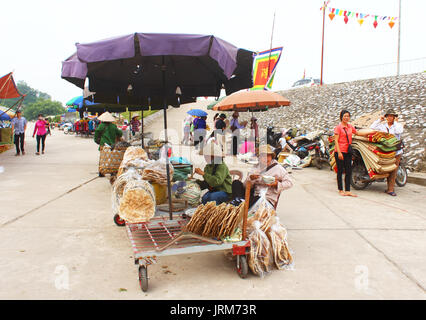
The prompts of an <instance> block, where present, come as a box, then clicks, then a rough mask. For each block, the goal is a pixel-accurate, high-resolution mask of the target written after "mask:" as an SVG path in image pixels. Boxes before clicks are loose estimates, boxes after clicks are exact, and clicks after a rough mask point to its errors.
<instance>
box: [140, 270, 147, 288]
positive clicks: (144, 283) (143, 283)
mask: <svg viewBox="0 0 426 320" xmlns="http://www.w3.org/2000/svg"><path fill="white" fill-rule="evenodd" d="M139 285H140V286H141V289H142V291H143V292H147V291H148V269H147V267H145V266H140V267H139Z"/></svg>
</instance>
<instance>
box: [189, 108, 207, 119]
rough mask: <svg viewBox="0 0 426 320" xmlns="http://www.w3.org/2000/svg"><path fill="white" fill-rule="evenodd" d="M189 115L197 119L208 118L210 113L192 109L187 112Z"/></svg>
mask: <svg viewBox="0 0 426 320" xmlns="http://www.w3.org/2000/svg"><path fill="white" fill-rule="evenodd" d="M187 114H189V115H191V116H196V117H206V116H207V114H208V113H207V112H205V111H203V110H201V109H191V110H189V111H188V112H187Z"/></svg>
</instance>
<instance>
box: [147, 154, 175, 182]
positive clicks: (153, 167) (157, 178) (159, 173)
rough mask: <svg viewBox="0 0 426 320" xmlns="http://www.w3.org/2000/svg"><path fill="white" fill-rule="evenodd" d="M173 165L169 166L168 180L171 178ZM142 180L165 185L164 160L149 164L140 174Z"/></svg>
mask: <svg viewBox="0 0 426 320" xmlns="http://www.w3.org/2000/svg"><path fill="white" fill-rule="evenodd" d="M173 172H174V170H173V165H172V164H171V163H170V164H169V174H170V179H171V178H172V177H173ZM142 179H144V180H148V181H151V182H155V183H158V184H162V185H166V184H167V171H166V160H165V159H160V160H157V161H154V162H152V163H150V164H149V165H148V166H147V167H145V169H144V170H143V173H142Z"/></svg>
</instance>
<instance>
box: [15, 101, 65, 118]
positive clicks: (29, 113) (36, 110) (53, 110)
mask: <svg viewBox="0 0 426 320" xmlns="http://www.w3.org/2000/svg"><path fill="white" fill-rule="evenodd" d="M64 112H66V109H65V108H64V107H63V106H62V104H61V103H60V102H59V101H52V100H49V99H40V98H39V99H37V101H36V102H34V103H32V104H30V105H27V106H26V107H25V108H24V112H23V115H24V116H25V118H27V119H28V120H34V119H37V116H38V115H39V114H40V113H41V114H42V115H43V116H44V117H46V116H54V115H58V114H62V113H64Z"/></svg>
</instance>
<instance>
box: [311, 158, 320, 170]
mask: <svg viewBox="0 0 426 320" xmlns="http://www.w3.org/2000/svg"><path fill="white" fill-rule="evenodd" d="M313 161H314V165H315V167H317V169H318V170H321V169H322V161H321V159H320V158H319V157H317V156H315V157H314V159H313Z"/></svg>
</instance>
